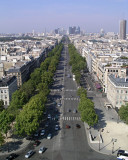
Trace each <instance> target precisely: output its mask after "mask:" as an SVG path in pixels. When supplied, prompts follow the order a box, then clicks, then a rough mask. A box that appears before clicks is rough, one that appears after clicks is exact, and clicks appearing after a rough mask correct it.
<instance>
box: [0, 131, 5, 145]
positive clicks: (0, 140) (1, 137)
mask: <svg viewBox="0 0 128 160" xmlns="http://www.w3.org/2000/svg"><path fill="white" fill-rule="evenodd" d="M4 139H5V137H4V136H3V134H2V133H1V132H0V146H2V144H4V142H5V141H4Z"/></svg>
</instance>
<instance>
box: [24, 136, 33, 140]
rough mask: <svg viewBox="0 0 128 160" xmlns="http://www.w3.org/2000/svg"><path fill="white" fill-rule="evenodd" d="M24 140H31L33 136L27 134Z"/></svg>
mask: <svg viewBox="0 0 128 160" xmlns="http://www.w3.org/2000/svg"><path fill="white" fill-rule="evenodd" d="M26 140H31V141H32V140H34V137H33V136H27V137H26Z"/></svg>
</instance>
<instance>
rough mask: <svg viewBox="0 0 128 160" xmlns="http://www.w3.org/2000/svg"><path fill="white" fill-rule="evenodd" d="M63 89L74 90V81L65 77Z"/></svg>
mask: <svg viewBox="0 0 128 160" xmlns="http://www.w3.org/2000/svg"><path fill="white" fill-rule="evenodd" d="M64 89H68V90H70V89H75V90H76V82H75V81H73V80H72V79H69V78H67V77H65V84H64Z"/></svg>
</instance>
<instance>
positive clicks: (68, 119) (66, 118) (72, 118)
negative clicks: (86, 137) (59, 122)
mask: <svg viewBox="0 0 128 160" xmlns="http://www.w3.org/2000/svg"><path fill="white" fill-rule="evenodd" d="M62 119H63V120H65V121H66V120H67V121H70V120H71V121H72V120H73V121H75V120H77V121H79V120H81V119H80V117H62Z"/></svg>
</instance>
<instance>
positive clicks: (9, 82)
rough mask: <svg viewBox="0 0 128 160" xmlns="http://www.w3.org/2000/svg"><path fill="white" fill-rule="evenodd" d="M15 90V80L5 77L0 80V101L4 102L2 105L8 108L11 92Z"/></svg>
mask: <svg viewBox="0 0 128 160" xmlns="http://www.w3.org/2000/svg"><path fill="white" fill-rule="evenodd" d="M16 90H17V79H16V77H15V76H13V77H5V78H2V79H1V80H0V99H1V100H3V101H4V105H5V106H8V105H9V103H10V101H11V97H12V94H13V92H15V91H16Z"/></svg>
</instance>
